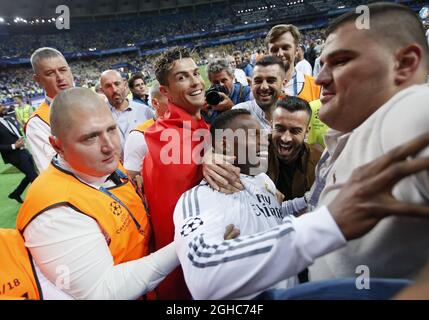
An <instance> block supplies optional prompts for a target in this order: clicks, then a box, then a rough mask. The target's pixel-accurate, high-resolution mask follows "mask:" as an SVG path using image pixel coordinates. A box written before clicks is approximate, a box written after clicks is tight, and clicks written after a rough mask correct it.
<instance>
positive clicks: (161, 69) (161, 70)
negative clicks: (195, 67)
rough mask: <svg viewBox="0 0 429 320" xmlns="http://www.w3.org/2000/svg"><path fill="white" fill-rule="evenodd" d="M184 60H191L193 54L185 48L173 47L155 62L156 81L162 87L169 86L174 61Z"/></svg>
mask: <svg viewBox="0 0 429 320" xmlns="http://www.w3.org/2000/svg"><path fill="white" fill-rule="evenodd" d="M184 58H191V53H190V52H189V50H188V49H186V48H183V47H173V48H170V49H168V50H167V51H165V52H164V53H163V54H161V56H160V57H159V58H158V59H157V60H156V62H155V76H156V80H158V82H159V83H160V84H161V85H168V81H167V77H168V72H169V71H170V70H171V68H172V67H173V63H174V61H176V60H181V59H184Z"/></svg>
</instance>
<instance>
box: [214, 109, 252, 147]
mask: <svg viewBox="0 0 429 320" xmlns="http://www.w3.org/2000/svg"><path fill="white" fill-rule="evenodd" d="M243 115H247V116H250V115H252V114H251V113H250V112H249V111H248V110H246V109H233V110H228V111H224V112H222V113H221V114H220V115H219V116H217V117H216V119H214V121H213V122H212V123H211V125H210V135H211V137H212V143H213V145H214V143H215V134H216V129H227V128H228V126H229V125H230V123H231V122H232V121H233V120H234V119H235V118H237V117H238V116H243Z"/></svg>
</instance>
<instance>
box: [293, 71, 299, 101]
mask: <svg viewBox="0 0 429 320" xmlns="http://www.w3.org/2000/svg"><path fill="white" fill-rule="evenodd" d="M296 75H297V73H296V71H295V75H294V76H293V95H294V97H296V96H297V95H298V79H297V76H296Z"/></svg>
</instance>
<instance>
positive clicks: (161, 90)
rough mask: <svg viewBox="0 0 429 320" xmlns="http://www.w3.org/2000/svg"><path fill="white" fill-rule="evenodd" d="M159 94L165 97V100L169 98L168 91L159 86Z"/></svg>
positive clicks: (166, 88)
mask: <svg viewBox="0 0 429 320" xmlns="http://www.w3.org/2000/svg"><path fill="white" fill-rule="evenodd" d="M159 92H161V93H162V94H163V95H164V96H166V97H167V98H169V90H168V87H167V86H164V85H159ZM169 100H170V99H169Z"/></svg>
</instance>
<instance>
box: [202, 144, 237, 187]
mask: <svg viewBox="0 0 429 320" xmlns="http://www.w3.org/2000/svg"><path fill="white" fill-rule="evenodd" d="M233 162H234V157H233V156H227V155H223V154H218V153H213V150H207V152H206V153H205V154H204V158H203V176H204V178H205V179H206V181H207V182H208V183H209V185H210V186H211V187H212V188H213V189H215V190H217V191H219V192H222V193H226V194H231V193H235V192H239V191H241V190H243V189H244V187H243V185H242V184H241V181H240V168H238V167H236V166H234V165H232V164H231V163H233Z"/></svg>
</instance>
